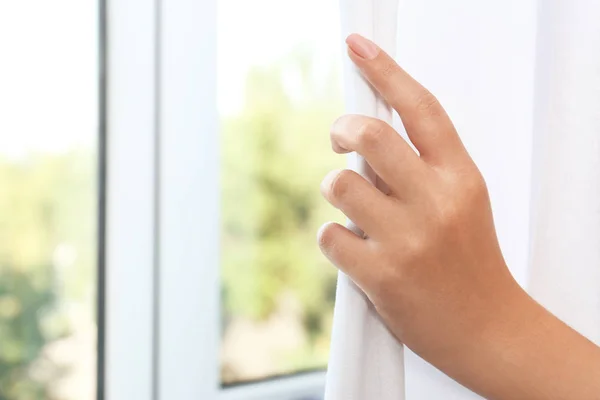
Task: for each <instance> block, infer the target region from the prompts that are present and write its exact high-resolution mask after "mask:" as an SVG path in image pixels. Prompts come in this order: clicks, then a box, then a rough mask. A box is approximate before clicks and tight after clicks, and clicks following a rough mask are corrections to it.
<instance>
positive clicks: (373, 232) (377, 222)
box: [321, 169, 397, 237]
mask: <svg viewBox="0 0 600 400" xmlns="http://www.w3.org/2000/svg"><path fill="white" fill-rule="evenodd" d="M321 192H322V193H323V196H324V197H325V199H327V201H329V202H330V203H331V204H332V205H333V206H334V207H335V208H337V209H339V210H341V211H342V212H343V213H344V214H346V216H347V217H348V218H350V219H351V220H352V222H354V223H355V224H356V225H357V226H358V227H359V228H360V229H361V230H362V231H363V232H365V233H366V234H367V235H368V236H371V237H380V236H381V235H382V234H383V233H385V232H386V227H387V225H388V224H387V220H388V217H389V216H390V215H393V213H394V212H395V213H397V211H394V210H393V209H392V208H393V207H392V206H393V203H392V202H393V201H394V200H392V199H391V198H389V197H387V196H386V195H385V194H383V193H381V192H380V191H379V190H377V189H376V188H375V187H374V186H373V185H371V184H370V183H369V182H368V181H367V180H366V179H365V178H363V177H362V176H360V175H358V174H357V173H356V172H354V171H350V170H347V169H346V170H341V171H332V172H330V173H329V174H327V176H326V177H325V179H323V182H322V183H321Z"/></svg>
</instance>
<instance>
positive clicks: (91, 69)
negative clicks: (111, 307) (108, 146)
mask: <svg viewBox="0 0 600 400" xmlns="http://www.w3.org/2000/svg"><path fill="white" fill-rule="evenodd" d="M97 7H98V5H97V3H96V1H95V0H56V1H47V0H19V1H3V2H0V59H1V60H2V62H0V399H6V400H23V399H32V400H33V399H40V400H42V399H44V400H46V399H48V400H59V399H60V400H91V399H93V398H94V397H95V381H96V322H95V321H96V320H95V299H96V290H95V287H96V241H97V234H96V224H97V223H96V218H97V210H96V207H97V206H96V203H97V194H98V193H97V188H96V186H97V179H96V172H97V168H96V164H97V157H96V147H97V144H96V143H97V132H98V129H97V126H98V112H97V109H98V107H97V97H98V88H97V81H98V77H97V75H98V59H97V58H98V57H97V53H98V40H97V26H98V25H97V17H98V11H97Z"/></svg>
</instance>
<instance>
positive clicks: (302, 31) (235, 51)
mask: <svg viewBox="0 0 600 400" xmlns="http://www.w3.org/2000/svg"><path fill="white" fill-rule="evenodd" d="M265 9H268V10H271V12H272V14H270V15H277V18H272V17H270V16H269V15H267V14H265V13H264V12H262V11H261V10H265ZM317 9H318V10H319V14H318V15H315V14H314V10H317ZM98 21H99V5H98V2H97V1H96V0H57V1H54V2H47V1H43V0H21V1H13V2H10V1H4V2H0V57H1V60H2V61H1V63H0V399H2V400H4V399H6V400H21V399H49V400H90V399H93V398H95V396H96V376H97V371H96V357H97V345H96V337H97V328H96V326H97V322H96V321H97V316H96V307H97V300H96V299H97V290H96V288H97V284H98V281H97V280H98V278H97V243H98V233H97V232H98V231H97V221H98V209H97V203H98V196H99V191H98V178H97V177H98V163H99V160H98V140H99V136H98V135H99V122H100V121H99V111H98V110H99V100H98V96H99V65H100V60H99V56H98V54H99V37H98ZM308 21H310V27H311V29H306V26H307V23H308ZM241 32H243V34H240V33H241ZM338 32H339V23H338V8H337V1H336V0H304V1H302V2H298V1H293V0H256V1H253V2H248V1H244V0H218V59H217V61H216V62H217V65H218V99H217V102H218V111H219V119H220V139H221V177H220V181H221V199H222V200H221V250H220V251H221V267H220V268H221V309H222V310H221V315H222V318H221V349H220V359H221V365H220V371H221V372H220V373H221V381H222V383H223V384H224V385H232V384H239V383H243V382H248V381H255V380H260V379H264V378H269V377H273V376H279V375H282V374H292V373H298V372H303V371H310V370H315V369H324V368H325V366H326V362H327V356H328V349H329V336H330V329H331V317H332V311H333V301H334V294H335V276H336V274H335V270H334V269H333V268H331V267H330V266H329V265H328V263H327V262H326V261H325V259H324V258H323V257H322V256H321V255H320V253H319V251H318V249H317V246H316V244H315V234H316V231H317V229H318V227H319V226H320V225H321V224H322V223H323V222H325V221H327V220H337V221H341V216H340V214H339V213H337V212H336V211H335V210H333V209H332V208H331V207H330V206H328V205H326V203H325V202H324V201H322V200H321V197H320V194H319V191H318V186H319V183H320V181H321V179H322V177H323V176H324V175H325V174H326V173H327V172H328V171H329V170H330V169H333V168H340V167H343V166H344V165H345V159H344V157H342V156H336V155H334V154H333V153H332V152H331V151H330V147H329V138H328V130H329V126H330V124H331V122H332V121H333V119H334V118H336V117H337V116H338V115H339V114H340V113H341V112H342V106H343V105H342V96H341V76H340V72H339V71H340V70H341V68H340V65H339V63H340V54H339V48H338V47H339V42H338V41H339V34H338Z"/></svg>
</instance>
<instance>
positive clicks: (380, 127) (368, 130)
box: [356, 120, 385, 150]
mask: <svg viewBox="0 0 600 400" xmlns="http://www.w3.org/2000/svg"><path fill="white" fill-rule="evenodd" d="M384 132H385V124H384V123H383V122H382V121H378V120H370V121H367V122H364V123H363V124H362V125H360V127H359V128H358V130H357V138H356V141H357V143H358V146H359V147H360V148H362V149H364V150H372V149H374V148H375V147H376V146H378V144H379V143H380V142H381V140H382V137H383V135H384Z"/></svg>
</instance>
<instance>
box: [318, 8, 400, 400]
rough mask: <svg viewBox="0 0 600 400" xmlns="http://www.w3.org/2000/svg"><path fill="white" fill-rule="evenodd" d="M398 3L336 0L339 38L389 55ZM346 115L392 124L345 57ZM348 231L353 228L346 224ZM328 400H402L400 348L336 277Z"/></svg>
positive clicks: (361, 166) (358, 163) (363, 169)
mask: <svg viewBox="0 0 600 400" xmlns="http://www.w3.org/2000/svg"><path fill="white" fill-rule="evenodd" d="M397 9H398V0H341V3H340V11H341V26H342V38H346V37H347V36H348V35H349V34H350V33H359V34H361V35H363V36H365V37H367V38H369V39H371V40H373V41H375V42H376V43H377V44H379V45H380V46H381V48H383V49H384V50H385V51H386V52H388V53H389V54H390V55H392V56H393V55H394V53H395V50H396V26H397ZM345 48H346V46H345V44H344V51H343V55H344V94H345V103H346V112H347V113H352V114H363V115H369V116H372V117H377V118H379V119H382V120H384V121H387V122H389V123H390V124H391V123H392V113H391V110H390V108H389V107H388V106H387V105H386V104H385V102H383V100H382V99H381V98H380V97H379V96H378V95H377V94H376V93H375V92H374V91H373V90H372V88H371V87H370V86H369V84H368V83H367V82H366V81H365V80H364V79H363V77H362V76H361V74H360V72H359V71H358V70H357V69H356V68H355V67H354V65H353V64H352V63H351V62H350V60H349V59H348V57H346V56H345V55H346V50H345ZM348 164H349V167H350V168H352V169H354V170H355V171H357V172H359V173H360V174H361V175H363V176H365V177H366V178H367V179H368V180H369V181H370V182H371V183H373V184H376V183H377V178H376V176H375V175H374V173H373V171H372V170H371V169H370V168H369V166H368V165H367V164H366V162H365V161H364V160H363V159H362V157H358V156H356V155H355V154H351V155H349V158H348ZM350 226H351V228H352V229H353V230H354V231H355V232H357V233H359V232H358V230H357V228H356V227H355V226H353V225H352V224H351V223H350ZM325 399H327V400H365V399H379V400H385V399H394V400H403V399H404V363H403V347H402V345H401V344H400V343H398V342H397V341H396V339H395V338H394V337H393V336H392V335H391V334H390V332H389V331H388V330H387V328H386V327H385V325H384V324H383V322H382V321H381V320H380V319H379V317H378V315H377V313H376V311H375V309H374V308H373V305H372V304H371V303H370V302H369V300H368V299H367V298H366V296H365V295H364V294H363V293H362V292H361V291H360V289H358V288H357V287H356V285H354V283H352V281H351V280H350V279H349V278H348V277H347V276H346V275H344V274H342V273H340V274H339V278H338V285H337V293H336V305H335V311H334V322H333V331H332V347H331V355H330V360H329V367H328V373H327V384H326V390H325Z"/></svg>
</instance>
